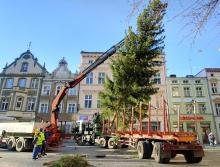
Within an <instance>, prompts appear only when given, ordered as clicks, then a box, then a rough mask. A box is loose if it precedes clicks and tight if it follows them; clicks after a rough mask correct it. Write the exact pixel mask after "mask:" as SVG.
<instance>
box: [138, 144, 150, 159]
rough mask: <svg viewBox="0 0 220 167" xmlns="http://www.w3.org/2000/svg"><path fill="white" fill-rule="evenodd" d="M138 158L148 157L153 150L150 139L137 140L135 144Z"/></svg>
mask: <svg viewBox="0 0 220 167" xmlns="http://www.w3.org/2000/svg"><path fill="white" fill-rule="evenodd" d="M137 151H138V157H139V159H150V158H151V155H152V151H153V145H152V143H151V142H150V141H148V140H147V141H139V142H138V144H137Z"/></svg>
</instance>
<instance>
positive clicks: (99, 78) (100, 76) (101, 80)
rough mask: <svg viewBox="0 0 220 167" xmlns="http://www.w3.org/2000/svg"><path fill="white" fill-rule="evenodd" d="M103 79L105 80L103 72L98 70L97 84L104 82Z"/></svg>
mask: <svg viewBox="0 0 220 167" xmlns="http://www.w3.org/2000/svg"><path fill="white" fill-rule="evenodd" d="M104 81H105V73H104V72H99V77H98V84H104Z"/></svg>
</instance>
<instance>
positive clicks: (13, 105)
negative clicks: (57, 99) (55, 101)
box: [0, 50, 47, 121]
mask: <svg viewBox="0 0 220 167" xmlns="http://www.w3.org/2000/svg"><path fill="white" fill-rule="evenodd" d="M46 73H47V70H46V68H45V67H44V66H42V65H41V64H39V63H38V60H37V58H35V57H34V55H33V54H32V53H31V52H30V50H27V51H26V52H24V53H22V54H21V55H20V56H19V57H18V58H16V59H15V60H14V61H13V62H12V63H11V64H10V65H6V66H5V67H4V69H3V71H2V72H1V73H0V80H1V82H0V116H6V117H14V118H16V120H19V121H34V120H35V113H36V111H37V110H38V106H39V97H40V88H41V84H42V80H43V78H44V76H45V74H46Z"/></svg>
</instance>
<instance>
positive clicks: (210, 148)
mask: <svg viewBox="0 0 220 167" xmlns="http://www.w3.org/2000/svg"><path fill="white" fill-rule="evenodd" d="M203 148H204V150H220V144H216V145H215V146H210V145H209V144H204V145H203Z"/></svg>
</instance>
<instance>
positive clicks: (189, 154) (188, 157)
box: [184, 151, 202, 164]
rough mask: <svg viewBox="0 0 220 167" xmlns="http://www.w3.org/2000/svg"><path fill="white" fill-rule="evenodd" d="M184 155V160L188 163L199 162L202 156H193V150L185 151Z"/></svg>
mask: <svg viewBox="0 0 220 167" xmlns="http://www.w3.org/2000/svg"><path fill="white" fill-rule="evenodd" d="M184 157H185V160H186V162H187V163H190V164H193V163H199V162H201V161H202V157H195V156H194V154H193V151H187V153H185V154H184Z"/></svg>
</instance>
